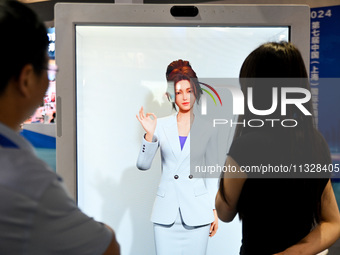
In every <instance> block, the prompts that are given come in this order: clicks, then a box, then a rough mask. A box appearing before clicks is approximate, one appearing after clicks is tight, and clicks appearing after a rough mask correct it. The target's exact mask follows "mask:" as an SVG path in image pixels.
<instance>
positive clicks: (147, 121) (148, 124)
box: [136, 106, 157, 142]
mask: <svg viewBox="0 0 340 255" xmlns="http://www.w3.org/2000/svg"><path fill="white" fill-rule="evenodd" d="M150 116H152V117H153V118H151V117H150ZM136 117H137V119H138V120H139V122H140V123H141V124H142V126H143V128H144V130H145V132H146V135H145V140H147V141H148V142H151V141H152V137H153V134H154V132H155V129H156V125H157V117H156V115H155V114H153V113H147V114H146V115H144V110H143V106H142V107H141V108H140V110H139V116H138V115H136Z"/></svg>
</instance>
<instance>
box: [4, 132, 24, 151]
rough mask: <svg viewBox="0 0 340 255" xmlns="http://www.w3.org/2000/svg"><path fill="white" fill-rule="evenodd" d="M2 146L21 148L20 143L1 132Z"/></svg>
mask: <svg viewBox="0 0 340 255" xmlns="http://www.w3.org/2000/svg"><path fill="white" fill-rule="evenodd" d="M0 146H2V147H5V148H15V149H18V148H19V147H18V145H16V144H15V143H13V142H12V141H11V140H9V139H8V138H7V137H5V136H3V135H2V134H0Z"/></svg>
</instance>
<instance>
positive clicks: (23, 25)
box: [0, 0, 48, 95]
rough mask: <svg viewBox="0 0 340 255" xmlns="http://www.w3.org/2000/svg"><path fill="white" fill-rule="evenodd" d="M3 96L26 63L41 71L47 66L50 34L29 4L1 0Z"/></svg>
mask: <svg viewBox="0 0 340 255" xmlns="http://www.w3.org/2000/svg"><path fill="white" fill-rule="evenodd" d="M0 35H1V40H0V95H1V94H2V93H3V92H4V90H5V89H6V86H7V84H8V82H9V81H10V80H11V79H13V78H14V79H17V78H18V77H19V75H20V72H21V70H22V68H23V67H24V66H25V65H26V64H32V66H33V68H34V71H35V72H36V73H37V74H41V72H42V71H43V69H44V68H46V65H47V47H48V37H47V31H46V27H45V25H44V24H43V23H42V22H41V21H40V20H39V19H38V17H37V15H36V14H35V13H34V12H33V11H32V10H31V9H30V8H29V7H27V6H26V5H24V4H22V3H20V2H17V1H11V0H4V1H3V0H1V1H0Z"/></svg>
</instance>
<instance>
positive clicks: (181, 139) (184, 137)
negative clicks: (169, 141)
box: [179, 136, 187, 150]
mask: <svg viewBox="0 0 340 255" xmlns="http://www.w3.org/2000/svg"><path fill="white" fill-rule="evenodd" d="M186 140H187V136H179V143H180V144H181V150H183V146H184V144H185V141H186Z"/></svg>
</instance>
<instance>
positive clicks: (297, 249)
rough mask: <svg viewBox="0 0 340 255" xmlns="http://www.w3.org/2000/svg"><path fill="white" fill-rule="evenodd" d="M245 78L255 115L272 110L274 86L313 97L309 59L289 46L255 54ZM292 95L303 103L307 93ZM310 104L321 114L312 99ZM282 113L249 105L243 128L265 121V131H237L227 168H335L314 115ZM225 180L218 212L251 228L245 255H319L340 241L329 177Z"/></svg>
mask: <svg viewBox="0 0 340 255" xmlns="http://www.w3.org/2000/svg"><path fill="white" fill-rule="evenodd" d="M240 78H241V79H240V83H241V89H242V91H243V93H244V95H245V102H247V98H248V96H249V97H252V99H253V104H254V108H255V109H262V110H264V109H269V108H271V106H272V104H274V103H273V101H274V100H273V99H272V93H274V92H273V91H274V90H273V88H274V87H276V88H277V90H278V92H282V91H284V89H286V88H291V87H299V88H304V89H307V90H309V91H310V88H309V83H308V79H307V78H308V77H307V72H306V68H305V66H304V63H303V59H302V57H301V54H300V52H299V51H298V49H297V48H295V47H294V46H293V45H292V44H290V43H287V42H281V43H267V44H263V45H261V46H260V47H258V48H257V49H255V50H254V51H253V52H252V53H251V54H250V55H249V56H248V57H247V58H246V60H245V61H244V63H243V65H242V68H241V71H240ZM253 78H256V79H253ZM258 78H266V79H258ZM268 78H271V79H268ZM278 78H279V79H278ZM287 78H288V79H287ZM292 78H293V79H292ZM249 87H252V88H253V93H252V95H249V94H248V93H249V90H248V88H249ZM278 95H280V94H278ZM287 97H288V98H301V94H299V93H295V94H294V93H292V94H291V95H288V96H287ZM278 98H280V96H278ZM302 105H303V107H304V108H305V109H306V110H308V112H309V113H312V112H313V108H312V103H311V100H309V102H306V103H304V104H302ZM281 107H282V105H281V104H280V103H278V105H277V109H276V110H275V111H273V112H271V113H269V114H268V115H263V116H259V115H255V114H253V113H252V112H253V111H250V110H249V109H248V107H247V106H246V105H245V114H244V115H240V116H239V120H238V122H241V121H244V120H245V121H246V122H247V121H248V120H250V119H260V120H263V123H264V125H263V126H261V127H250V126H249V125H248V126H245V127H244V126H242V125H238V126H237V128H236V131H235V136H234V140H233V143H232V145H231V148H230V151H229V153H228V156H227V160H226V163H225V164H226V165H227V166H228V165H230V166H233V167H234V168H236V169H237V170H241V169H244V168H245V167H249V166H264V165H265V166H268V165H271V166H280V165H281V166H290V165H293V166H300V165H302V166H306V167H308V166H312V164H320V166H327V167H328V166H330V164H331V163H332V162H331V158H330V152H329V149H328V146H327V144H326V141H325V140H324V138H323V137H322V135H321V134H320V133H319V132H318V131H317V129H316V128H315V125H314V121H313V117H312V116H311V115H306V114H305V113H303V112H302V111H301V109H300V108H298V107H296V106H295V105H294V104H287V107H286V108H287V109H286V110H287V111H286V115H283V114H282V112H281V110H282V109H281ZM301 108H302V107H301ZM268 119H275V120H276V121H275V124H274V122H272V121H265V120H268ZM286 119H290V123H289V122H284V123H286V124H287V125H288V123H289V125H290V126H291V127H285V126H284V125H281V124H280V123H282V121H285V120H286ZM295 124H296V125H295ZM221 177H222V178H221V180H220V188H219V192H218V193H217V196H216V209H217V212H218V216H219V218H220V219H221V220H222V221H225V222H229V221H232V220H233V219H234V217H235V215H236V214H237V213H238V214H239V217H240V219H241V220H242V225H243V229H242V233H243V239H242V246H241V249H240V254H242V255H245V254H247V255H249V254H255V255H257V254H264V255H265V254H280V255H281V254H287V255H289V254H317V253H319V252H321V251H323V250H325V249H326V248H328V247H329V246H331V245H332V244H333V243H334V242H335V241H336V240H337V239H338V238H339V237H340V215H339V209H338V206H337V204H336V200H335V196H334V192H333V189H332V186H331V182H330V180H329V175H328V174H327V173H326V174H325V172H323V173H322V174H320V175H316V174H313V175H312V174H311V173H302V174H299V175H298V174H295V173H292V174H277V175H271V176H270V178H265V177H266V176H265V175H259V174H256V173H251V174H249V173H248V174H246V173H242V172H241V171H239V173H227V172H226V173H223V174H222V176H221Z"/></svg>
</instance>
